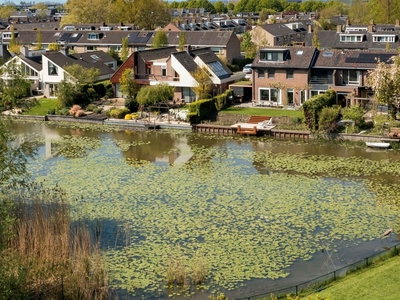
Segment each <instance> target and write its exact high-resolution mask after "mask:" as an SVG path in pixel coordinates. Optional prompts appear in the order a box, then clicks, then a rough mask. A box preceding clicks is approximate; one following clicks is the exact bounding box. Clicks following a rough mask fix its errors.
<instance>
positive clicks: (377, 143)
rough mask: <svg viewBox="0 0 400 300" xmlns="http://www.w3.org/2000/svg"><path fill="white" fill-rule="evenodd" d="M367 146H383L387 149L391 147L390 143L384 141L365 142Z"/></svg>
mask: <svg viewBox="0 0 400 300" xmlns="http://www.w3.org/2000/svg"><path fill="white" fill-rule="evenodd" d="M365 144H366V145H367V147H370V148H382V149H387V148H389V147H390V143H384V142H365Z"/></svg>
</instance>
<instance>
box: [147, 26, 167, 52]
mask: <svg viewBox="0 0 400 300" xmlns="http://www.w3.org/2000/svg"><path fill="white" fill-rule="evenodd" d="M167 45H168V38H167V33H166V32H165V31H163V30H159V31H157V33H156V34H155V36H154V39H153V44H152V45H151V47H152V48H162V47H166V46H167Z"/></svg>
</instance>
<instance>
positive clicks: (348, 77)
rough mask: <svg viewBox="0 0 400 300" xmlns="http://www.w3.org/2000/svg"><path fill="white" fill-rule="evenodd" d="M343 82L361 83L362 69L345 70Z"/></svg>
mask: <svg viewBox="0 0 400 300" xmlns="http://www.w3.org/2000/svg"><path fill="white" fill-rule="evenodd" d="M343 83H344V84H359V83H360V71H357V70H344V71H343Z"/></svg>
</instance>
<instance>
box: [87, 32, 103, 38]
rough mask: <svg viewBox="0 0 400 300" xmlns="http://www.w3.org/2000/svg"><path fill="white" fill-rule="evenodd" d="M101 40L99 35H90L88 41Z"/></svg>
mask: <svg viewBox="0 0 400 300" xmlns="http://www.w3.org/2000/svg"><path fill="white" fill-rule="evenodd" d="M98 39H100V37H99V34H98V33H88V40H98Z"/></svg>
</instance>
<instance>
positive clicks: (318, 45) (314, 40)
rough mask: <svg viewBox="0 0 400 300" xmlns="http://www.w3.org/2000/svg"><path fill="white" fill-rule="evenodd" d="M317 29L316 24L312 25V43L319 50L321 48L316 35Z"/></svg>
mask: <svg viewBox="0 0 400 300" xmlns="http://www.w3.org/2000/svg"><path fill="white" fill-rule="evenodd" d="M318 31H319V27H318V25H314V32H313V39H312V45H313V46H314V47H315V48H317V49H318V50H319V49H320V48H321V42H320V40H319V37H318Z"/></svg>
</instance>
